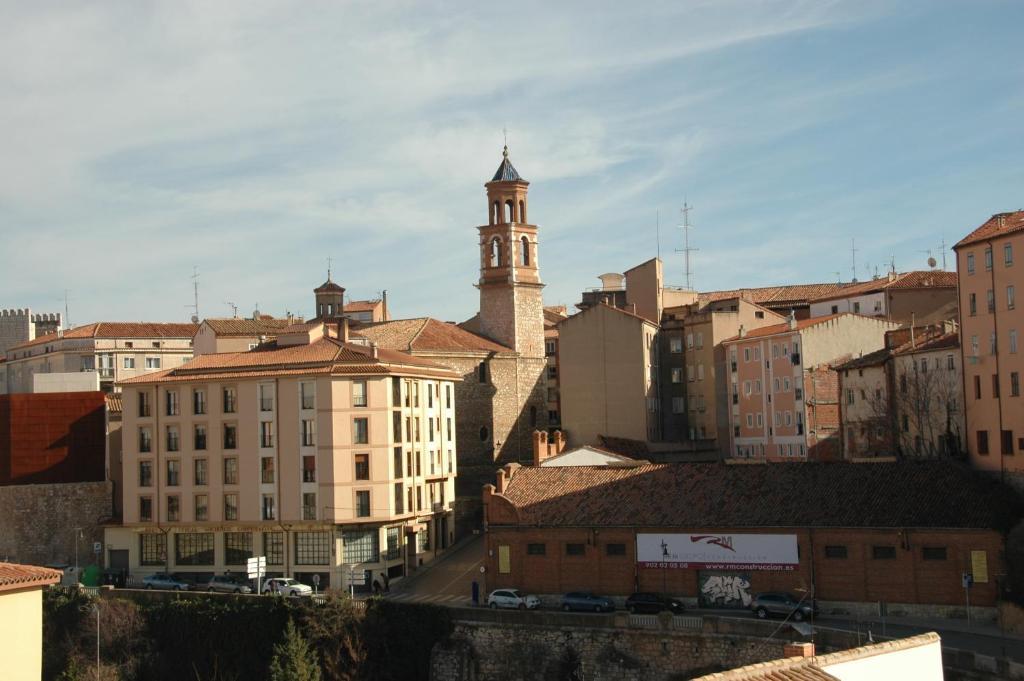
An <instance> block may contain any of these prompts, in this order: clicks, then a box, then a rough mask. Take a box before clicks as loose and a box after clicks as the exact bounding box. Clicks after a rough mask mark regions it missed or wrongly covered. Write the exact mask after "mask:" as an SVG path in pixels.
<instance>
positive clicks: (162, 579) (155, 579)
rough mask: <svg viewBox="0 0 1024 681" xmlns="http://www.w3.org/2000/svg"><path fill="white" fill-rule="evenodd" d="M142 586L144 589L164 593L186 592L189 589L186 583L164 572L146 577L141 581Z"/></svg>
mask: <svg viewBox="0 0 1024 681" xmlns="http://www.w3.org/2000/svg"><path fill="white" fill-rule="evenodd" d="M142 586H143V588H146V589H163V590H165V591H188V590H189V589H190V588H191V586H190V585H189V583H188V582H185V581H182V580H181V579H179V578H177V577H175V576H174V575H169V574H167V573H166V572H158V573H156V574H155V575H147V576H146V577H144V578H143V579H142Z"/></svg>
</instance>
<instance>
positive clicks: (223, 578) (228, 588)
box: [206, 575, 252, 594]
mask: <svg viewBox="0 0 1024 681" xmlns="http://www.w3.org/2000/svg"><path fill="white" fill-rule="evenodd" d="M206 590H207V591H209V592H211V593H212V592H214V591H219V592H220V593H229V594H251V593H252V587H250V586H249V585H248V584H246V583H245V580H243V579H241V578H239V577H236V576H235V575H214V576H213V577H211V578H210V581H209V582H207V583H206Z"/></svg>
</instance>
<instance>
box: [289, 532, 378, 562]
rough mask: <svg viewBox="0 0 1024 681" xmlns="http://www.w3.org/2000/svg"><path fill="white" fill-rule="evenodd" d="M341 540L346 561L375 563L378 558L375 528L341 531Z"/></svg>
mask: <svg viewBox="0 0 1024 681" xmlns="http://www.w3.org/2000/svg"><path fill="white" fill-rule="evenodd" d="M324 534H327V535H329V534H330V533H328V532H324ZM341 542H342V545H343V546H344V547H345V562H346V563H349V564H352V563H375V562H377V561H378V560H380V555H379V554H380V536H379V534H378V532H377V530H376V529H373V530H349V531H346V532H342V534H341ZM296 562H298V561H296ZM325 562H326V561H325Z"/></svg>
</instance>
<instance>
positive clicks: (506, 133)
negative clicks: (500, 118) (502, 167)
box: [501, 127, 508, 158]
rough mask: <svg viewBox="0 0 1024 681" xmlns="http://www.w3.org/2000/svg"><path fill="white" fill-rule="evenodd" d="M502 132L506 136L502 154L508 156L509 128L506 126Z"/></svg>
mask: <svg viewBox="0 0 1024 681" xmlns="http://www.w3.org/2000/svg"><path fill="white" fill-rule="evenodd" d="M501 134H502V136H504V138H505V149H504V151H502V152H501V155H502V156H504V157H505V158H508V128H507V127H504V128H502V129H501Z"/></svg>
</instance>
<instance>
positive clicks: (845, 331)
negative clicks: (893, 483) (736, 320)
mask: <svg viewBox="0 0 1024 681" xmlns="http://www.w3.org/2000/svg"><path fill="white" fill-rule="evenodd" d="M896 327H897V324H895V323H893V322H887V321H885V320H881V319H873V318H869V317H863V316H860V315H854V314H849V313H847V314H839V315H831V316H827V317H817V318H813V319H803V320H797V319H795V318H793V317H790V319H789V320H788V321H786V322H784V323H782V324H776V325H772V326H764V327H761V328H759V329H754V330H752V331H747V330H746V328H741V329H740V332H739V334H738V335H737V336H735V337H734V338H731V339H728V340H726V341H725V342H724V343H723V344H724V346H725V349H726V353H727V357H728V361H729V369H730V374H731V375H730V387H729V390H730V392H731V394H732V395H733V397H732V398H731V402H732V404H731V405H730V412H729V414H730V416H729V424H730V428H731V432H730V455H731V456H733V457H738V458H760V459H766V460H769V461H786V460H829V459H838V458H839V457H840V455H841V447H840V444H839V380H838V376H837V373H836V372H835V371H834V370H833V369H832V365H833V364H835V363H837V362H840V361H844V360H846V359H849V358H850V357H852V356H855V355H858V354H861V353H869V352H873V351H874V350H877V349H879V348H881V347H882V346H883V345H884V342H885V338H884V336H885V332H886V331H889V330H892V329H895V328H896Z"/></svg>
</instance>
